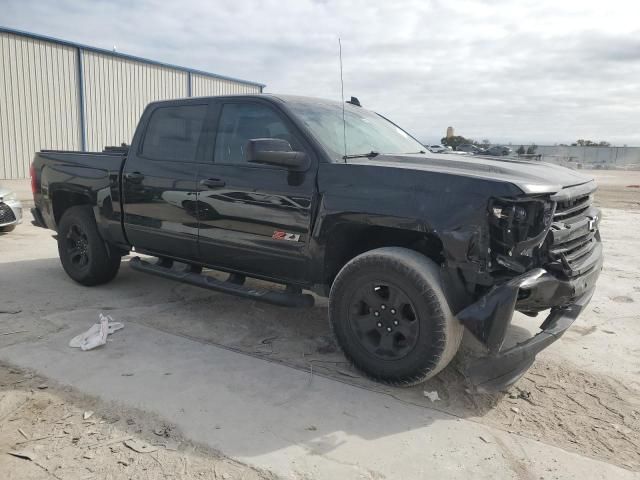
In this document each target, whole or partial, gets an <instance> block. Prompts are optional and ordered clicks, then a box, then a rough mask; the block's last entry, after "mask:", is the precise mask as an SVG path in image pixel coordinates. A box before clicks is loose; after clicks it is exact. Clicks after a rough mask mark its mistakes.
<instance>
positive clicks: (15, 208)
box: [0, 200, 22, 227]
mask: <svg viewBox="0 0 640 480" xmlns="http://www.w3.org/2000/svg"><path fill="white" fill-rule="evenodd" d="M19 223H22V204H21V203H20V202H19V201H18V200H7V201H4V202H0V227H9V226H11V225H17V224H19Z"/></svg>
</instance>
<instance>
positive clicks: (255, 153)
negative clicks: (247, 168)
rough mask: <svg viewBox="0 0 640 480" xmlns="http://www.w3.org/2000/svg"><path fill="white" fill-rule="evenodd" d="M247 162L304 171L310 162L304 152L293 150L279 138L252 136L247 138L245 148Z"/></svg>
mask: <svg viewBox="0 0 640 480" xmlns="http://www.w3.org/2000/svg"><path fill="white" fill-rule="evenodd" d="M246 158H247V162H251V163H264V164H266V165H276V166H278V167H284V168H288V169H289V170H295V171H304V170H307V169H308V168H309V166H310V165H311V162H310V161H309V157H308V156H307V154H306V153H304V152H294V151H293V150H292V149H291V144H289V142H287V141H286V140H281V139H279V138H254V139H252V140H249V142H248V144H247V150H246Z"/></svg>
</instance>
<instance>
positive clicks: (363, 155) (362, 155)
mask: <svg viewBox="0 0 640 480" xmlns="http://www.w3.org/2000/svg"><path fill="white" fill-rule="evenodd" d="M378 155H380V153H378V152H374V151H373V150H371V151H370V152H369V153H356V154H354V155H345V156H344V157H342V159H343V160H346V159H348V158H373V157H377V156H378Z"/></svg>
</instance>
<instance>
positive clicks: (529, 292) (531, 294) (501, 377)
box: [458, 244, 603, 392]
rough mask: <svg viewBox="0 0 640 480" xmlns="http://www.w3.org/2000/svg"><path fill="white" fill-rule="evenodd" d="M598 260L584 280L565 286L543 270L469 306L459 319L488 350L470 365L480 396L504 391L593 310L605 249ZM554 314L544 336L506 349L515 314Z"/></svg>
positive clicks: (543, 330)
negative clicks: (591, 303) (589, 307)
mask: <svg viewBox="0 0 640 480" xmlns="http://www.w3.org/2000/svg"><path fill="white" fill-rule="evenodd" d="M597 254H598V259H597V261H596V264H595V265H594V267H593V268H592V269H591V270H590V271H589V272H586V273H585V274H584V275H581V276H579V277H575V278H572V279H570V280H562V279H559V278H557V277H555V276H554V275H552V274H551V273H549V272H548V271H546V270H544V269H542V268H539V269H535V270H532V271H530V272H527V273H525V274H523V275H521V276H519V277H516V278H513V279H511V280H509V281H508V282H506V283H504V284H502V285H500V286H499V287H496V288H495V289H493V290H492V291H491V292H490V293H489V294H487V295H486V296H484V297H483V298H481V299H480V300H479V301H478V302H476V303H474V304H472V305H470V306H468V307H467V308H465V309H464V310H462V311H461V312H460V313H458V319H459V320H460V321H461V322H462V323H463V324H464V325H465V326H466V327H467V328H468V329H469V330H470V331H471V332H472V333H473V334H474V335H475V336H476V338H477V339H478V340H479V341H480V342H481V343H482V344H483V345H484V347H485V349H486V350H485V352H484V354H483V355H481V356H479V357H478V356H471V357H469V358H468V359H467V360H466V362H465V363H466V365H465V374H466V375H467V378H468V379H469V381H470V382H471V384H472V385H473V386H474V387H475V389H476V390H477V391H479V392H495V391H500V390H504V389H505V388H507V387H508V386H510V385H512V384H513V383H514V382H516V381H517V380H518V379H519V378H520V377H521V376H522V375H523V374H524V373H525V372H526V371H527V369H528V368H529V367H530V366H531V364H532V363H533V361H534V360H535V357H536V355H537V354H538V353H539V352H541V351H542V350H544V349H545V348H547V347H548V346H549V345H551V344H552V343H553V342H555V341H556V340H558V339H559V338H560V337H561V336H562V334H563V333H564V332H565V331H566V330H567V329H568V328H569V327H570V326H571V324H572V323H573V322H574V321H575V320H576V318H578V315H580V313H581V312H582V311H583V310H584V308H585V307H586V306H587V304H588V303H589V301H590V300H591V297H592V296H593V292H594V291H595V284H596V281H597V279H598V277H599V275H600V271H601V270H602V263H603V257H602V246H601V244H599V245H598V250H597ZM543 308H551V312H550V313H549V315H548V316H547V318H546V319H545V320H544V322H543V323H542V325H540V330H541V331H540V332H538V333H537V334H536V335H534V336H533V337H531V338H529V339H528V340H526V341H524V342H521V343H518V344H517V345H515V346H512V347H509V348H506V349H503V348H502V346H503V343H504V339H505V336H506V333H507V329H508V327H509V325H510V324H511V319H512V316H513V312H514V311H515V310H520V311H537V310H541V309H543Z"/></svg>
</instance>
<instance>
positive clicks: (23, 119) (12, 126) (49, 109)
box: [0, 32, 80, 179]
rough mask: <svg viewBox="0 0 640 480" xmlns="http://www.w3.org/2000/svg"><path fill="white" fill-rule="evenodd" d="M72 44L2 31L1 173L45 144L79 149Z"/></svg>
mask: <svg viewBox="0 0 640 480" xmlns="http://www.w3.org/2000/svg"><path fill="white" fill-rule="evenodd" d="M77 67H78V66H77V54H76V49H75V48H73V47H68V46H65V45H60V44H56V43H52V42H46V41H41V40H37V39H33V38H29V37H24V36H20V35H15V34H12V33H6V32H0V178H10V179H14V178H26V177H28V176H29V165H30V163H31V160H32V159H33V154H34V152H36V151H37V150H40V149H43V148H55V149H68V150H78V149H80V121H79V99H78V78H77V76H78V68H77Z"/></svg>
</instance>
